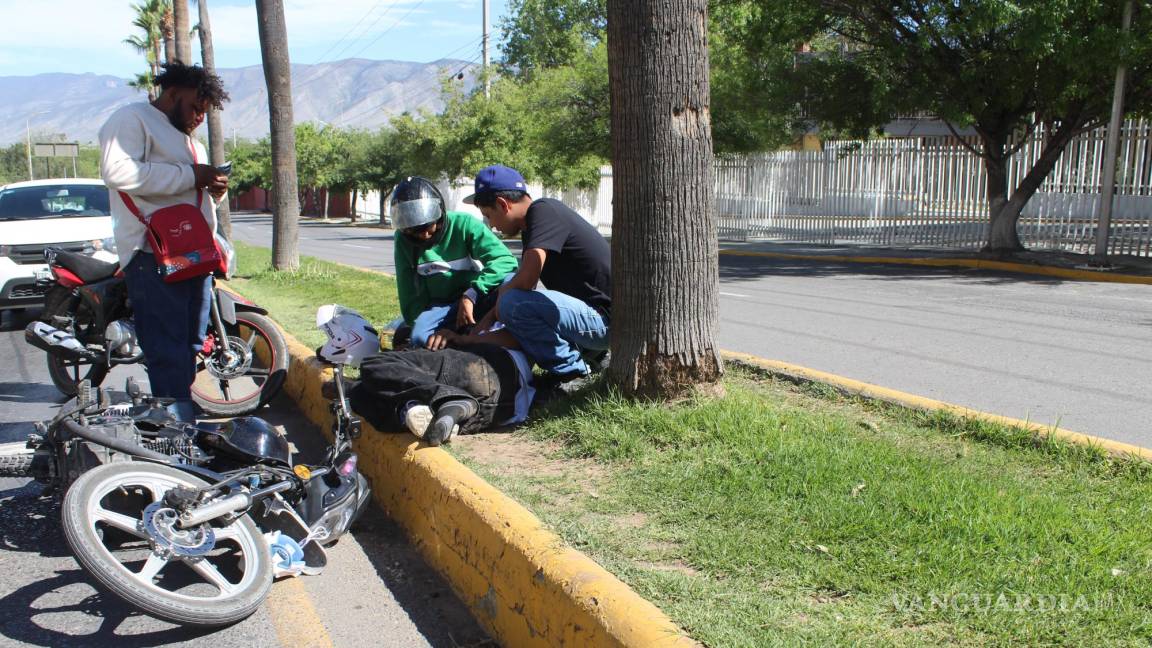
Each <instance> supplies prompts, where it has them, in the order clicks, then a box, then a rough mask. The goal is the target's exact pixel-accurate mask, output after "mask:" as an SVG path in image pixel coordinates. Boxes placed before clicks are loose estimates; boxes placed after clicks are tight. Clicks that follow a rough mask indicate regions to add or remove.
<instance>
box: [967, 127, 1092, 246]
mask: <svg viewBox="0 0 1152 648" xmlns="http://www.w3.org/2000/svg"><path fill="white" fill-rule="evenodd" d="M1083 128H1084V124H1082V123H1067V124H1061V125H1060V126H1059V127H1057V128H1056V130H1055V131H1054V132H1052V133H1050V134H1049V135H1048V136H1047V137H1046V139H1045V141H1044V144H1043V146H1042V147H1041V149H1040V156H1039V157H1038V158H1037V160H1036V162H1035V164H1033V165H1032V168H1030V169H1029V170H1028V173H1027V174H1026V175H1025V176H1024V178H1023V179H1022V180H1020V184H1018V185H1017V186H1016V187H1014V188H1013V187H1009V186H1008V158H1007V157H1006V156H1005V153H1004V151H1005V149H1006V142H1007V137H1005V138H1004V139H1003V140H1001V141H999V142H997V141H996V140H995V139H988V138H985V139H984V147H985V149H984V150H985V153H986V154H985V157H984V172H985V175H986V176H987V179H988V213H989V220H988V245H987V246H986V247H985V248H984V250H983V251H985V252H992V253H997V254H1010V253H1013V252H1019V251H1021V250H1023V249H1024V245H1023V243H1021V241H1020V234H1019V232H1018V231H1017V224H1018V223H1019V222H1020V214H1021V213H1022V212H1023V211H1024V207H1025V206H1027V204H1028V201H1029V200H1031V199H1032V197H1033V196H1035V195H1036V191H1037V190H1039V189H1040V185H1041V184H1043V183H1044V179H1045V178H1047V177H1048V174H1049V173H1051V171H1052V169H1053V168H1054V167H1055V166H1056V163H1057V162H1058V161H1059V160H1060V156H1061V155H1063V154H1064V149H1066V148H1068V144H1069V142H1071V141H1072V139H1073V138H1074V137H1076V135H1077V134H1078V133H1079V132H1081V130H1082V129H1083ZM989 147H997V148H989ZM988 151H1000V155H999V157H994V156H989V155H987V152H988Z"/></svg>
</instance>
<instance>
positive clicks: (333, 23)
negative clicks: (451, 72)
mask: <svg viewBox="0 0 1152 648" xmlns="http://www.w3.org/2000/svg"><path fill="white" fill-rule="evenodd" d="M130 4H131V3H130V2H129V0H0V25H2V27H0V76H28V75H33V74H42V73H46V72H70V73H85V72H93V73H97V74H112V75H116V76H120V77H124V78H128V77H132V76H135V74H136V73H138V72H142V71H143V70H144V59H143V56H142V55H141V54H139V53H137V52H135V51H134V50H133V49H132V48H131V47H130V46H128V45H126V44H124V39H125V38H127V37H128V36H130V35H132V34H133V33H135V32H134V31H133V30H134V29H135V28H134V27H132V24H131V23H132V19H133V16H134V12H133V11H132V9H131V6H130ZM505 4H506V3H505V0H490V7H489V23H490V29H491V31H492V47H491V55H492V57H493V58H494V59H495V58H497V51H496V46H495V43H496V41H497V38H498V35H499V28H498V26H499V19H500V17H501V16H503V14H504V11H505ZM208 7H209V10H210V11H211V18H212V34H213V41H214V43H215V51H216V66H217V67H221V68H236V67H245V66H249V65H259V64H260V41H259V37H258V36H257V32H256V9H255V3H254V2H253V1H252V0H209V2H208ZM189 11H190V13H191V15H192V20H193V23H195V22H196V16H197V9H196V7H195V6H194V5H190V7H189ZM482 11H483V9H482V0H284V13H285V19H286V21H287V23H288V44H289V49H290V56H291V59H292V62H293V63H305V64H312V63H319V62H323V61H335V60H341V59H346V58H367V59H376V60H399V61H417V62H428V61H434V60H437V59H440V58H454V59H460V60H465V61H470V60H473V59H475V60H476V61H477V62H479V60H480V58H479V57H480V40H481V22H482ZM193 50H194V51H195V55H196V60H197V62H199V54H200V52H199V45H198V44H197V43H196V42H195V41H194V42H193Z"/></svg>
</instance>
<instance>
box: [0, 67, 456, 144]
mask: <svg viewBox="0 0 1152 648" xmlns="http://www.w3.org/2000/svg"><path fill="white" fill-rule="evenodd" d="M216 72H217V74H219V75H220V78H221V79H223V81H224V87H225V89H226V90H227V91H228V93H229V95H231V101H229V102H228V103H227V104H225V106H224V110H223V111H222V112H221V113H220V118H221V125H222V127H223V130H224V134H225V136H226V137H232V138H241V139H258V138H261V137H264V136H266V135H267V134H268V99H267V91H266V89H265V88H266V86H265V84H264V71H263V68H262V66H259V65H253V66H249V67H243V68H231V69H225V68H221V69H218V70H217V71H216ZM476 72H478V69H477V66H476V65H475V64H472V63H468V62H466V61H458V60H453V59H442V60H439V61H433V62H431V63H413V62H407V61H372V60H367V59H345V60H342V61H332V62H328V63H317V64H315V65H293V66H292V96H293V104H292V108H293V117H294V119H295V120H296V122H297V123H302V122H308V121H313V122H321V123H325V124H330V125H333V126H336V127H339V128H369V129H374V128H377V127H379V126H382V125H384V124H385V123H387V122H388V120H389V118H391V117H393V116H395V115H398V114H401V113H403V112H408V111H412V112H414V111H416V110H418V109H426V110H429V111H432V112H439V111H440V110H441V109H442V108H443V101H442V99H441V92H440V89H441V83H442V79H444V78H445V77H446V76H448V75H452V76H453V77H459V76H460V75H461V74H462V75H463V77H462V78H459V79H458V80H456V81H455V82H457V83H461V84H462V85H463V89H464V90H465V91H466V92H467V91H471V89H472V87H473V86H474V85H475V82H476ZM134 101H147V95H146V94H145V93H143V92H141V91H139V90H137V89H136V88H133V87H131V86H129V85H128V79H122V78H119V77H116V76H110V75H98V74H67V73H52V74H37V75H34V76H0V115H4V117H5V119H3V120H0V145H9V144H12V143H13V142H22V141H24V139H25V137H26V135H27V134H30V135H31V139H32V141H33V143H36V142H48V141H65V142H80V143H82V144H84V143H94V142H96V139H97V132H98V131H99V129H100V126H101V125H102V124H103V123H104V121H105V120H106V119H107V118H108V115H110V114H111V113H112V111H114V110H116V109H117V108H119V107H120V106H123V105H125V104H128V103H131V102H134ZM197 134H198V135H199V136H200V137H202V138H204V139H207V137H208V134H207V127H206V126H201V127H200V130H199V131H197Z"/></svg>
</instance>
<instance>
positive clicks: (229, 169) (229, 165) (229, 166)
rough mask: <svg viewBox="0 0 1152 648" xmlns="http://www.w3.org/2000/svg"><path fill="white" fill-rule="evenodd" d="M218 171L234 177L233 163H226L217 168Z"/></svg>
mask: <svg viewBox="0 0 1152 648" xmlns="http://www.w3.org/2000/svg"><path fill="white" fill-rule="evenodd" d="M216 170H217V171H219V172H220V173H223V174H224V175H226V176H230V175H232V163H231V162H225V163H224V164H221V165H220V166H218V167H216Z"/></svg>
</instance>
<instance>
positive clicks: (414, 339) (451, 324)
mask: <svg viewBox="0 0 1152 648" xmlns="http://www.w3.org/2000/svg"><path fill="white" fill-rule="evenodd" d="M494 299H495V292H494V291H493V292H490V293H487V294H486V295H480V298H479V303H476V304H474V305H473V307H472V316H473V317H474V318H476V321H480V318H482V317H484V316H485V315H487V314H488V311H489V310H491V308H492V302H493V300H494ZM459 303H460V302H459V301H454V302H452V303H451V304H441V305H435V306H429V307H428V309H427V310H425V311H424V312H423V313H420V314H419V315H417V316H416V319H415V321H413V322H412V333H411V337H410V340H411V341H410V342H409V345H410V346H411V347H412V348H413V349H423V348H424V345H426V344H428V338H430V337H432V334H433V333H435V332H436V331H437V330H439V329H442V328H446V329H452V330H453V331H455V330H456V311H458V310H460V307H459V306H458V304H459Z"/></svg>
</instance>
